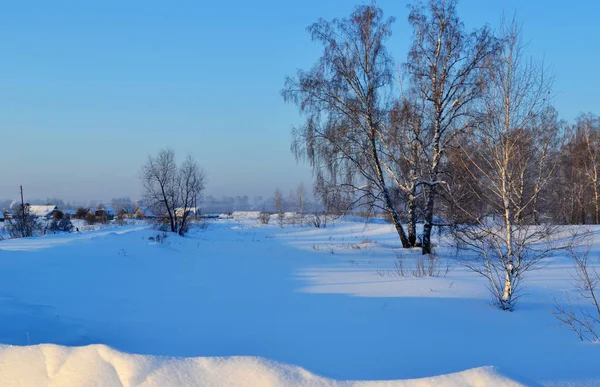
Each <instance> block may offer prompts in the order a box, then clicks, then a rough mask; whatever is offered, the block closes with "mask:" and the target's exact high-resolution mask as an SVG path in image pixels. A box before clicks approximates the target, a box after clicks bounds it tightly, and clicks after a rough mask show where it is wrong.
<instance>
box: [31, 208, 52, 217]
mask: <svg viewBox="0 0 600 387" xmlns="http://www.w3.org/2000/svg"><path fill="white" fill-rule="evenodd" d="M57 208H58V207H56V206H53V205H46V206H38V205H33V206H29V213H31V214H33V215H35V216H42V217H43V216H48V215H50V214H51V213H52V212H53V211H54V210H56V209H57Z"/></svg>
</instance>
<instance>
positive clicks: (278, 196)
mask: <svg viewBox="0 0 600 387" xmlns="http://www.w3.org/2000/svg"><path fill="white" fill-rule="evenodd" d="M273 201H274V203H275V212H277V221H278V222H279V226H280V227H283V221H284V218H285V213H284V209H283V193H282V192H281V191H280V190H279V188H278V189H276V190H275V193H274V194H273Z"/></svg>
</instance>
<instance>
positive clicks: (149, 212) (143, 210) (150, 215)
mask: <svg viewBox="0 0 600 387" xmlns="http://www.w3.org/2000/svg"><path fill="white" fill-rule="evenodd" d="M138 210H140V211H141V212H142V213H143V214H144V215H145V216H148V217H152V216H154V214H153V213H152V211H150V209H149V208H148V207H138V208H136V209H135V211H134V212H138Z"/></svg>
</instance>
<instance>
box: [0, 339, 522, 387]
mask: <svg viewBox="0 0 600 387" xmlns="http://www.w3.org/2000/svg"><path fill="white" fill-rule="evenodd" d="M0 384H1V385H2V386H5V387H9V386H62V387H67V386H107V387H108V386H124V387H125V386H145V387H150V386H160V387H167V386H264V387H268V386H274V387H275V386H277V387H279V386H375V385H377V386H406V387H419V386H432V385H433V386H439V387H443V386H447V387H454V386H456V387H467V386H492V385H493V386H521V385H522V384H520V383H517V382H515V381H513V380H511V379H509V378H506V377H504V376H502V375H500V374H499V373H497V372H496V371H495V370H494V369H493V368H491V367H482V368H477V369H472V370H468V371H464V372H459V373H455V374H450V375H444V376H438V377H434V378H426V379H413V380H406V381H389V382H364V381H363V382H339V381H335V380H331V379H326V378H322V377H319V376H316V375H314V374H311V373H310V372H308V371H306V370H304V369H303V368H300V367H295V366H289V365H285V364H280V363H277V362H274V361H269V360H265V359H262V358H258V357H229V358H202V357H198V358H168V357H157V356H142V355H130V354H125V353H122V352H119V351H116V350H114V349H111V348H109V347H107V346H104V345H90V346H86V347H62V346H58V345H50V344H43V345H37V346H31V347H11V346H4V347H0Z"/></svg>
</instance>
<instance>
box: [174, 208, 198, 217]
mask: <svg viewBox="0 0 600 387" xmlns="http://www.w3.org/2000/svg"><path fill="white" fill-rule="evenodd" d="M197 211H198V209H197V208H194V207H188V208H187V210H185V209H184V208H183V207H179V208H176V209H175V215H176V216H183V214H185V213H186V212H188V215H194V214H196V212H197Z"/></svg>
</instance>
